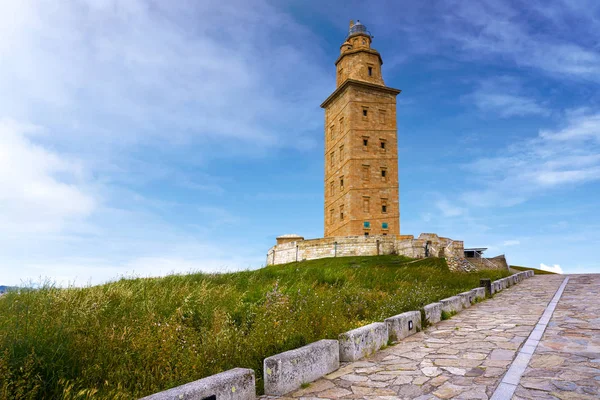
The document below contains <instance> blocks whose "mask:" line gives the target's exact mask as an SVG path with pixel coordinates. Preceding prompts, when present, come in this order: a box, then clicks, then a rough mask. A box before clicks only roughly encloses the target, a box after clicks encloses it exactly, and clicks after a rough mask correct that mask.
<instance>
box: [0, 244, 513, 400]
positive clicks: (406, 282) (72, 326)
mask: <svg viewBox="0 0 600 400" xmlns="http://www.w3.org/2000/svg"><path fill="white" fill-rule="evenodd" d="M502 276H506V272H501V271H483V272H477V273H469V274H467V273H452V272H450V271H449V270H448V268H447V265H446V262H445V260H443V259H434V258H430V259H424V260H418V261H414V260H411V259H409V258H406V257H400V256H380V257H347V258H330V259H322V260H314V261H305V262H300V263H294V264H287V265H280V266H271V267H267V268H263V269H259V270H256V271H243V272H237V273H228V274H189V275H173V276H167V277H164V278H146V279H123V280H120V281H117V282H112V283H108V284H105V285H101V286H95V287H88V288H70V289H57V288H53V287H46V288H43V289H41V290H35V291H22V292H21V293H10V292H9V293H7V294H5V295H4V296H2V297H1V298H0V348H2V349H6V351H5V352H4V353H2V354H0V393H3V394H5V397H8V398H10V397H11V396H10V395H7V394H15V393H28V394H30V395H33V396H32V398H75V396H74V394H75V393H79V394H80V395H81V396H83V397H79V398H85V397H86V396H87V395H89V396H93V397H95V398H133V397H141V396H143V395H147V394H150V393H153V392H157V391H160V390H164V389H167V388H170V387H173V386H176V385H180V384H183V383H187V382H190V381H193V380H196V379H199V378H202V377H204V376H208V375H211V374H214V373H218V372H220V371H223V370H227V369H230V368H234V367H246V368H253V369H254V370H255V371H256V375H257V381H258V382H257V386H258V387H262V381H261V379H262V378H261V375H262V361H263V359H264V358H265V357H267V356H269V355H272V354H275V353H279V352H282V351H285V350H289V349H293V348H296V347H299V346H302V345H304V344H307V343H310V342H313V341H315V340H319V339H322V338H336V337H337V335H338V334H339V333H341V332H344V331H346V330H349V329H353V328H356V327H359V326H362V325H365V324H367V323H370V322H373V321H378V320H379V321H380V320H383V319H384V318H387V317H389V316H392V315H395V314H399V313H401V312H404V311H407V310H414V309H418V308H419V307H421V306H423V305H425V304H427V303H430V302H433V301H437V300H439V299H441V298H444V297H448V296H452V295H454V294H457V293H459V292H463V291H465V290H469V289H471V288H473V287H476V286H478V284H479V279H480V278H482V277H486V278H492V279H498V278H500V277H502Z"/></svg>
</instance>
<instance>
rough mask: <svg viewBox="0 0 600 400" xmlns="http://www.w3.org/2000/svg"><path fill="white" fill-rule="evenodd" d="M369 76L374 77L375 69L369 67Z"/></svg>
mask: <svg viewBox="0 0 600 400" xmlns="http://www.w3.org/2000/svg"><path fill="white" fill-rule="evenodd" d="M369 76H373V67H369Z"/></svg>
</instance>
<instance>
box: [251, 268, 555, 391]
mask: <svg viewBox="0 0 600 400" xmlns="http://www.w3.org/2000/svg"><path fill="white" fill-rule="evenodd" d="M563 279H564V277H563V276H560V275H541V276H536V277H533V278H530V279H528V280H526V281H524V282H522V283H521V284H519V285H516V286H512V287H510V288H508V289H506V290H504V291H502V292H500V293H497V294H496V295H495V296H494V298H493V299H490V300H486V301H484V302H482V303H479V304H476V305H474V306H472V307H470V308H468V309H466V310H463V311H462V312H460V313H459V314H457V315H455V316H454V317H452V318H451V319H449V320H447V321H442V322H440V323H437V324H435V325H434V326H432V327H429V328H427V329H425V330H424V331H423V332H420V333H417V334H415V335H413V336H410V337H408V338H406V339H403V340H402V341H401V342H400V343H398V344H397V345H394V346H390V347H388V348H386V349H383V350H381V351H379V352H377V353H376V354H374V355H373V356H371V357H367V358H365V359H363V360H360V361H357V362H353V363H346V364H344V365H342V367H341V368H340V369H339V370H337V371H335V372H334V373H332V374H330V375H327V376H326V377H324V378H322V379H319V380H317V381H315V382H313V383H311V384H310V386H309V387H307V388H305V389H300V390H298V391H296V392H293V393H290V394H288V395H287V396H282V397H273V396H263V397H262V399H264V400H266V399H282V400H291V399H301V400H317V399H418V400H425V399H450V398H455V399H489V398H490V397H491V395H492V393H493V392H494V389H495V388H496V386H497V385H498V383H499V382H500V379H501V378H502V376H503V375H504V373H505V372H506V371H507V369H508V367H509V365H510V364H511V362H512V360H513V358H514V357H515V355H516V351H517V350H518V349H519V347H520V346H521V345H522V343H523V342H524V341H525V339H526V338H527V336H529V334H530V333H531V331H532V329H533V327H534V326H535V325H536V323H537V322H538V320H539V319H540V317H541V316H542V313H543V312H544V310H545V308H546V306H547V305H548V303H549V302H550V300H551V299H552V297H553V296H554V294H555V292H556V290H557V289H558V288H559V286H560V284H561V283H562V281H563Z"/></svg>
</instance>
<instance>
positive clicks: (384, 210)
mask: <svg viewBox="0 0 600 400" xmlns="http://www.w3.org/2000/svg"><path fill="white" fill-rule="evenodd" d="M381 212H382V213H383V214H385V213H387V199H381Z"/></svg>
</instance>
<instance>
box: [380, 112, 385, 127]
mask: <svg viewBox="0 0 600 400" xmlns="http://www.w3.org/2000/svg"><path fill="white" fill-rule="evenodd" d="M385 120H386V112H385V110H379V123H380V124H385Z"/></svg>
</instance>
